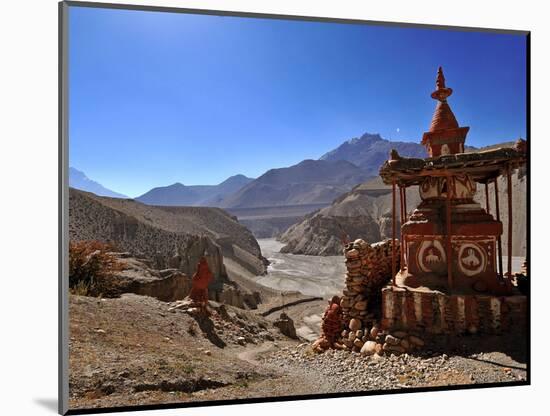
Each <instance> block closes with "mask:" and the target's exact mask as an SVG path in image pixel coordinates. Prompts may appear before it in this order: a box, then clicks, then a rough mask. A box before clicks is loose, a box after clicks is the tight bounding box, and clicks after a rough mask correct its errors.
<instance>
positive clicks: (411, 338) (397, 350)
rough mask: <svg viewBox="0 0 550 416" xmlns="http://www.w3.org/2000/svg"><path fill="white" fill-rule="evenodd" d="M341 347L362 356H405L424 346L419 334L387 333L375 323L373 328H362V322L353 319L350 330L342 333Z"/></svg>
mask: <svg viewBox="0 0 550 416" xmlns="http://www.w3.org/2000/svg"><path fill="white" fill-rule="evenodd" d="M341 335H342V337H341V338H340V340H339V343H338V344H339V345H341V346H342V349H344V350H349V351H354V352H360V353H361V355H365V356H366V355H374V354H377V355H383V354H387V355H390V354H396V355H399V354H403V353H409V352H413V351H415V350H417V349H419V348H421V347H423V346H424V340H422V339H421V338H420V337H419V336H418V335H417V334H410V333H407V332H405V331H392V332H387V331H383V330H381V329H380V327H379V326H378V325H377V324H376V323H375V324H374V325H373V326H371V327H362V324H361V321H360V320H359V319H356V318H352V319H351V321H350V324H349V329H345V330H344V331H342V334H341Z"/></svg>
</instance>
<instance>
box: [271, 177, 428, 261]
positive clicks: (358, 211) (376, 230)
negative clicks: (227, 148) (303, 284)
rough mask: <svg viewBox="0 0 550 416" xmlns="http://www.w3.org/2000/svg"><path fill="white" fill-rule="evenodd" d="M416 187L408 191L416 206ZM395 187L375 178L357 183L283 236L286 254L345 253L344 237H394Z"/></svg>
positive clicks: (411, 203) (409, 202)
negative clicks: (392, 193) (392, 222)
mask: <svg viewBox="0 0 550 416" xmlns="http://www.w3.org/2000/svg"><path fill="white" fill-rule="evenodd" d="M419 200H420V197H419V196H418V191H417V190H416V189H412V188H411V189H409V190H408V192H407V205H408V206H409V207H411V208H412V207H413V206H416V204H417V203H418V201H419ZM389 213H391V189H390V188H389V187H387V186H385V185H383V184H382V183H381V181H380V180H379V179H375V180H372V181H369V182H366V183H364V184H361V185H358V186H356V187H355V188H354V189H353V190H352V191H350V192H348V193H346V194H344V195H342V196H341V197H340V198H337V199H336V200H335V201H334V202H333V203H332V205H330V206H328V207H326V208H323V209H321V210H319V211H317V212H314V213H312V214H309V215H308V216H306V217H305V218H304V219H303V220H302V221H301V222H299V223H297V224H295V225H293V226H291V227H290V228H289V229H288V230H287V231H286V232H285V233H283V234H282V235H281V236H280V238H279V239H280V241H282V242H284V243H286V245H285V246H284V247H283V248H282V249H281V252H283V253H293V254H309V255H321V256H331V255H340V254H342V249H343V244H342V238H343V237H344V236H345V237H346V238H347V239H349V240H355V239H357V238H362V239H364V240H366V241H368V242H371V243H372V242H376V241H380V240H383V239H385V238H389V237H390V236H391V217H390V215H388V214H389Z"/></svg>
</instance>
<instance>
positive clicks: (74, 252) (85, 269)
mask: <svg viewBox="0 0 550 416" xmlns="http://www.w3.org/2000/svg"><path fill="white" fill-rule="evenodd" d="M115 250H116V249H115V247H113V246H112V245H111V244H107V243H102V242H100V241H76V242H72V241H71V242H70V243H69V288H70V290H71V293H73V294H77V295H83V296H101V295H103V296H117V295H118V290H117V289H118V288H117V284H116V282H115V279H113V275H114V274H116V273H117V272H119V271H121V270H123V266H122V264H121V263H120V262H119V261H118V260H117V258H116V257H115V256H114V255H113V254H112V252H113V251H115Z"/></svg>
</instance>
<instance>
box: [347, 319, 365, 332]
mask: <svg viewBox="0 0 550 416" xmlns="http://www.w3.org/2000/svg"><path fill="white" fill-rule="evenodd" d="M362 326H363V324H362V323H361V321H360V320H359V319H356V318H352V319H351V320H350V321H349V329H350V330H351V331H358V330H360V329H361V327H362Z"/></svg>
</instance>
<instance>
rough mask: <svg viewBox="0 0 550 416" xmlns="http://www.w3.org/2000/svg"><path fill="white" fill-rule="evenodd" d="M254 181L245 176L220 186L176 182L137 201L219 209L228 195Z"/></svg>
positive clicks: (149, 192)
mask: <svg viewBox="0 0 550 416" xmlns="http://www.w3.org/2000/svg"><path fill="white" fill-rule="evenodd" d="M253 180H254V179H252V178H248V177H246V176H244V175H234V176H231V177H229V178H227V179H226V180H225V181H223V182H222V183H220V184H218V185H191V186H186V185H183V184H181V183H179V182H176V183H174V184H172V185H168V186H160V187H157V188H153V189H151V190H150V191H148V192H146V193H144V194H143V195H141V196H138V197H137V198H135V199H136V200H137V201H140V202H143V203H144V204H148V205H163V206H211V207H217V206H219V205H220V203H221V201H222V200H223V199H224V198H225V197H226V196H227V195H229V194H232V193H234V192H237V191H238V190H239V189H241V188H242V187H243V186H245V185H247V184H248V183H250V182H251V181H253Z"/></svg>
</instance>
